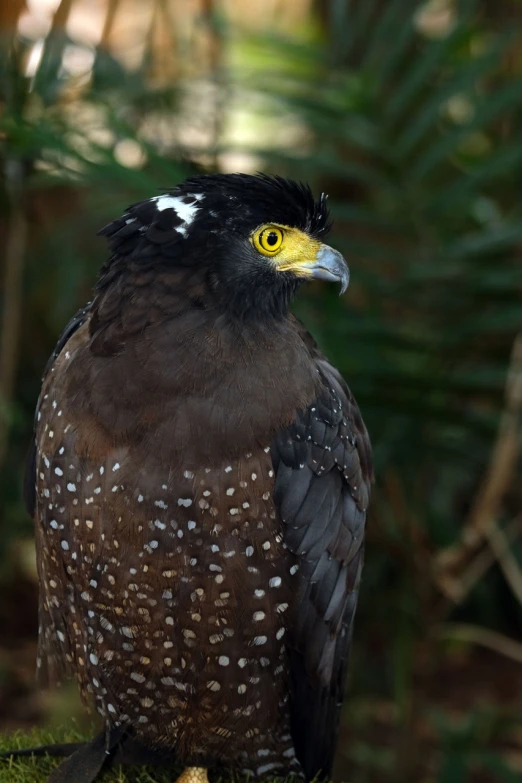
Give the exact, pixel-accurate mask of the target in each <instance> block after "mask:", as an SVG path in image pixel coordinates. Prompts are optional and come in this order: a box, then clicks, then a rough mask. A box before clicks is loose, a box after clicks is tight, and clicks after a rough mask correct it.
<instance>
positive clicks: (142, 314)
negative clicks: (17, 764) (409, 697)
mask: <svg viewBox="0 0 522 783" xmlns="http://www.w3.org/2000/svg"><path fill="white" fill-rule="evenodd" d="M330 227H331V223H330V219H329V214H328V209H327V204H326V196H325V195H324V194H322V195H321V196H320V198H319V199H318V200H315V199H314V196H313V194H312V191H311V189H310V188H309V187H308V186H307V185H303V184H301V183H296V182H293V181H289V180H286V179H283V178H281V177H278V176H268V175H263V174H258V175H246V174H206V175H200V176H195V177H192V178H189V179H187V180H186V181H185V182H184V183H183V184H180V185H178V186H177V187H175V188H173V189H172V190H170V191H167V192H166V193H164V194H162V195H159V196H154V197H153V198H150V199H148V200H146V201H141V202H139V203H136V204H133V205H132V206H130V207H129V208H128V209H127V210H126V211H125V213H124V214H123V215H122V217H119V218H117V219H116V220H114V221H112V222H111V223H109V225H107V226H106V227H105V228H103V229H102V230H101V231H100V234H101V235H102V236H104V237H106V238H107V240H108V244H109V246H110V259H109V261H108V262H107V263H106V264H105V265H104V266H103V267H102V269H101V273H100V277H99V280H98V283H97V285H96V287H95V291H94V296H93V298H92V301H91V302H90V303H89V304H88V305H87V306H86V307H84V308H83V309H81V310H80V311H79V312H78V313H77V314H76V315H75V316H74V318H73V319H72V320H71V321H70V323H69V324H68V325H67V327H66V329H65V331H64V332H63V334H62V336H61V337H60V339H59V341H58V344H57V346H56V349H55V351H54V353H53V355H52V356H51V358H50V360H49V363H48V366H47V368H46V371H45V375H44V379H43V385H42V390H41V394H40V398H39V401H38V407H37V412H36V420H35V431H34V440H33V443H32V448H31V453H30V458H29V464H28V470H27V479H26V495H27V502H28V507H29V509H30V513H31V514H32V516H33V518H34V521H35V527H36V548H37V563H38V577H39V589H40V601H39V621H40V629H39V649H38V662H37V666H38V670H39V673H40V675H41V677H42V678H43V679H44V680H47V681H51V682H57V681H61V680H62V678H64V677H68V676H72V677H75V678H76V680H77V682H78V685H79V689H80V692H81V695H82V697H83V698H84V700H85V701H86V702H89V703H92V704H93V705H94V706H95V708H96V710H97V711H98V712H99V713H100V715H101V716H102V719H103V725H104V730H103V731H102V733H101V735H99V737H97V738H95V739H94V740H93V741H92V742H88V743H85V744H82V745H78V746H71V747H70V748H65V749H64V747H61V748H58V749H55V751H56V753H59V752H63V754H64V755H67V758H66V760H65V761H63V762H62V763H61V765H60V766H59V767H57V768H56V769H55V771H54V772H53V774H52V775H51V778H50V780H51V781H53V783H60V781H62V782H63V783H65V781H72V780H74V781H76V783H91V781H93V780H94V779H95V778H96V777H97V775H98V772H99V771H100V770H101V768H102V766H103V765H104V764H107V763H110V762H111V760H113V761H118V762H120V761H123V762H125V761H129V762H130V761H133V760H134V761H146V762H150V761H154V760H156V761H158V760H161V762H162V763H165V764H167V765H168V764H172V765H176V766H178V767H180V768H181V769H182V770H184V771H183V772H182V774H181V777H180V778H179V781H181V782H182V783H204V782H205V781H207V780H208V778H207V770H208V769H211V770H212V769H220V768H221V769H229V770H236V771H237V772H239V773H245V774H249V775H250V776H252V777H254V778H256V779H263V778H267V777H276V776H286V775H290V774H294V775H295V776H297V778H301V779H304V780H307V781H310V780H312V779H313V778H314V777H316V776H317V775H322V776H329V775H330V773H331V768H332V759H333V754H334V750H335V744H336V734H337V726H338V719H339V710H340V705H341V701H342V696H343V687H344V682H345V675H346V667H347V659H348V652H349V647H350V641H351V636H352V626H353V620H354V613H355V609H356V603H357V595H358V589H359V583H360V577H361V568H362V563H363V540H364V527H365V518H366V511H367V506H368V499H369V493H370V485H371V482H372V464H371V448H370V442H369V438H368V434H367V431H366V428H365V426H364V423H363V421H362V418H361V415H360V413H359V410H358V407H357V405H356V403H355V401H354V398H353V396H352V394H351V393H350V391H349V389H348V387H347V385H346V383H345V382H344V380H343V379H342V377H341V376H340V374H339V372H338V371H337V370H336V369H335V368H334V367H333V366H332V365H331V364H330V363H329V362H328V360H327V359H326V358H325V357H324V356H323V354H322V353H321V351H320V350H319V349H318V347H317V345H316V344H315V342H314V340H313V339H312V337H311V336H310V335H309V334H308V332H307V331H306V329H305V328H304V326H303V325H302V324H301V323H300V321H299V320H298V319H297V318H296V317H295V316H294V315H292V314H291V312H290V309H289V308H290V304H291V302H292V300H293V298H294V296H295V294H296V293H297V291H298V289H299V288H300V286H301V284H302V283H303V282H306V281H309V280H312V279H320V280H328V281H334V282H335V281H337V282H339V283H340V285H341V290H342V292H344V290H345V289H346V287H347V285H348V279H349V273H348V267H347V265H346V262H345V260H344V258H343V257H342V255H341V254H340V253H339V252H338V251H336V250H334V249H332V248H331V247H329V246H328V245H326V244H324V242H323V239H324V237H325V235H326V234H327V232H328V231H329V229H330ZM47 750H49V749H47Z"/></svg>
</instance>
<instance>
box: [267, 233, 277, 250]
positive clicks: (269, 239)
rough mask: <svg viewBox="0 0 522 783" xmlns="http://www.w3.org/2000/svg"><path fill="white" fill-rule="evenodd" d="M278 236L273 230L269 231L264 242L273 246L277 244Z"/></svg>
mask: <svg viewBox="0 0 522 783" xmlns="http://www.w3.org/2000/svg"><path fill="white" fill-rule="evenodd" d="M278 239H279V237H278V236H277V234H276V232H275V231H271V232H270V233H269V235H268V236H267V238H266V244H267V245H270V246H271V247H273V246H274V245H277V240H278Z"/></svg>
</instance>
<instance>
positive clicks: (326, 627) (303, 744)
mask: <svg viewBox="0 0 522 783" xmlns="http://www.w3.org/2000/svg"><path fill="white" fill-rule="evenodd" d="M307 343H308V346H309V348H310V350H311V352H312V354H313V355H314V357H315V361H316V365H317V369H318V371H319V374H320V376H321V379H322V381H323V384H324V386H323V390H322V392H321V393H320V395H319V396H318V398H317V400H316V401H315V402H314V403H313V404H312V405H310V407H309V408H308V409H307V410H306V411H304V412H302V413H300V414H299V415H298V417H297V419H296V421H295V422H294V424H292V425H291V426H290V427H289V428H288V429H287V430H285V431H283V432H281V433H280V434H278V436H277V437H276V439H275V442H274V444H273V445H272V454H273V461H274V469H275V471H276V484H275V500H276V504H277V506H278V508H279V512H280V516H281V520H282V523H283V527H284V531H285V543H286V545H287V546H288V548H289V549H290V550H291V551H292V552H293V553H294V554H295V555H297V556H298V563H299V574H298V585H299V586H298V595H297V598H296V614H295V615H294V624H295V625H294V628H293V629H292V634H293V636H292V651H291V671H292V685H291V718H292V735H293V740H294V745H295V750H296V754H297V757H298V759H299V761H300V762H301V765H302V767H303V771H304V773H305V775H306V777H307V779H308V780H311V779H312V778H314V777H315V776H316V775H317V774H319V773H320V774H322V775H324V776H329V775H330V771H331V767H332V762H333V755H334V751H335V744H336V735H337V726H338V719H339V708H340V703H341V699H342V695H343V686H344V680H345V675H346V664H347V659H348V652H349V647H350V639H351V634H352V626H353V619H354V614H355V609H356V605H357V595H358V588H359V581H360V575H361V568H362V563H363V549H364V548H363V539H364V526H365V520H366V509H367V506H368V499H369V492H370V484H371V481H372V464H371V447H370V442H369V438H368V434H367V432H366V428H365V426H364V423H363V421H362V419H361V415H360V413H359V410H358V408H357V405H356V403H355V400H354V399H353V397H352V395H351V393H350V391H349V389H348V387H347V386H346V384H345V383H344V381H343V380H342V378H341V376H340V375H339V373H338V372H337V371H336V370H335V369H334V368H333V367H332V366H331V365H330V364H329V363H328V362H327V361H326V360H325V359H324V358H323V357H321V356H320V354H319V352H318V351H316V350H315V347H314V345H313V344H312V343H311V340H310V339H307Z"/></svg>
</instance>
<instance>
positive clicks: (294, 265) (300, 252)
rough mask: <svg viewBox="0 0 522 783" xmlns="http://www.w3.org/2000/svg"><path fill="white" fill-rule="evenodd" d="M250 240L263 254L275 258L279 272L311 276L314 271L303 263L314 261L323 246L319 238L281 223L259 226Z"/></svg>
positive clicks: (274, 261)
mask: <svg viewBox="0 0 522 783" xmlns="http://www.w3.org/2000/svg"><path fill="white" fill-rule="evenodd" d="M250 241H251V243H252V244H253V246H254V247H255V249H256V250H257V251H258V252H259V253H261V255H263V256H267V257H269V258H272V259H273V263H274V266H275V267H276V268H277V270H278V271H279V272H298V273H299V274H301V275H304V276H306V277H311V276H312V272H311V270H310V269H306V268H305V267H303V264H310V263H312V262H314V261H315V258H316V256H317V253H318V252H319V250H320V248H321V247H322V243H321V242H320V241H319V240H318V239H313V238H312V237H311V236H309V235H308V234H306V233H305V232H304V231H300V230H299V229H298V228H292V227H291V226H284V225H281V224H280V223H266V224H265V225H263V226H259V228H256V230H255V231H254V233H253V234H252V235H251V236H250Z"/></svg>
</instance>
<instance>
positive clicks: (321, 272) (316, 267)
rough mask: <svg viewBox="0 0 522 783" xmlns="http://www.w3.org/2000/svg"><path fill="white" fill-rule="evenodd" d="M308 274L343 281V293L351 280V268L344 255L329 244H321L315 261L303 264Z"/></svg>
mask: <svg viewBox="0 0 522 783" xmlns="http://www.w3.org/2000/svg"><path fill="white" fill-rule="evenodd" d="M302 267H303V269H306V270H307V272H308V275H309V276H310V277H311V278H313V279H315V280H329V281H331V282H339V283H341V293H340V295H341V294H344V292H345V291H346V289H347V288H348V283H349V281H350V270H349V269H348V264H347V263H346V261H345V260H344V258H343V256H342V255H341V254H340V253H339V252H338V251H337V250H334V249H333V247H330V246H329V245H321V247H320V248H319V250H318V251H317V255H316V257H315V261H312V262H310V263H307V264H303V265H302Z"/></svg>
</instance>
